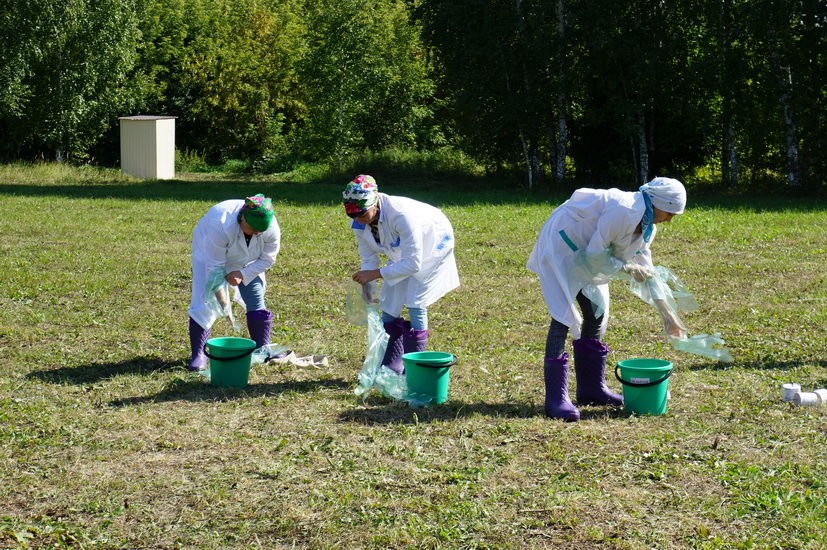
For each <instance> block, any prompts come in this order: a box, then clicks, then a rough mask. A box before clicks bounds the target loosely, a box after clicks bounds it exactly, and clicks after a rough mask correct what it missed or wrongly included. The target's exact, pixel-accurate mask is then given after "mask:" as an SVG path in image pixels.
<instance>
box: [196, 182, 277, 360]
mask: <svg viewBox="0 0 827 550" xmlns="http://www.w3.org/2000/svg"><path fill="white" fill-rule="evenodd" d="M280 245H281V231H280V229H279V224H278V222H277V221H276V216H275V211H274V209H273V201H272V199H270V198H268V197H265V196H264V195H262V194H258V195H255V196H253V197H247V198H246V199H244V200H227V201H224V202H220V203H218V204H216V205H215V206H213V207H212V208H210V209H209V210H208V211H207V213H206V214H205V215H204V217H202V218H201V220H200V221H199V222H198V224H197V225H196V226H195V230H194V231H193V234H192V299H191V301H190V308H189V316H190V319H189V335H190V347H191V351H192V355H191V357H190V361H189V364H188V365H187V369H189V370H192V371H200V370H204V369H205V368H206V366H207V358H206V356H205V354H204V344H205V343H206V342H207V339H209V337H210V328H211V327H212V324H213V323H214V322H215V321H216V319H217V318H218V313H216V311H215V308H214V307H211V306H210V302H211V298H212V297H211V296H208V292H209V289H208V288H207V286H208V285H209V284H210V282H211V281H213V280H214V279H215V278H216V273H217V272H218V275H219V276H222V277H223V278H224V280H226V281H227V283H229V285H230V286H233V287H236V288H237V289H238V291H239V294H240V298H241V300H242V301H243V302H244V306H245V308H246V310H247V329H248V330H249V332H250V338H251V339H252V340H254V341H255V342H256V347H261V346H264V345H267V344H269V343H270V329H271V327H272V322H273V321H272V320H273V314H272V313H271V312H270V311H268V310H267V308H266V306H265V303H264V290H265V285H266V280H265V277H264V272H265V271H267V270H268V269H269V268H270V267H271V266H272V265H273V264H274V263H275V261H276V256H277V255H278V253H279V247H280ZM226 299H229V297H226Z"/></svg>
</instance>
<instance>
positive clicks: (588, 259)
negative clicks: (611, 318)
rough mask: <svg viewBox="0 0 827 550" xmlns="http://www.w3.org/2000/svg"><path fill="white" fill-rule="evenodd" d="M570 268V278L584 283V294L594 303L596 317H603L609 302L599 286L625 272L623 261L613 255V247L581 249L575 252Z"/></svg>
mask: <svg viewBox="0 0 827 550" xmlns="http://www.w3.org/2000/svg"><path fill="white" fill-rule="evenodd" d="M570 269H571V270H570V272H569V278H570V279H571V280H573V281H577V282H579V283H580V284H581V285H582V292H583V295H584V296H586V298H588V299H589V300H591V302H592V303H593V304H594V314H595V317H601V316H602V315H603V314H604V313H605V312H606V309H607V305H608V304H606V298H605V296H604V295H603V293H602V292H600V289H599V288H598V286H599V285H603V284H607V283H608V282H609V281H610V280H612V279H614V278H618V274H623V271H621V270H622V269H623V262H621V261H620V260H618V259H617V258H615V257H614V256H613V255H612V248H611V247H609V248H606V249H604V250H601V251H600V252H587V251H586V250H579V251H577V252H575V254H574V261H573V262H572V266H571V268H570Z"/></svg>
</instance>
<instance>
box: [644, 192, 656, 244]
mask: <svg viewBox="0 0 827 550" xmlns="http://www.w3.org/2000/svg"><path fill="white" fill-rule="evenodd" d="M646 189H648V187H646V186H645V185H641V186H640V194H641V195H643V204H644V205H645V206H646V208H645V209H644V211H643V219H641V220H640V230H641V231H642V232H643V242H645V243H648V242H649V239H651V238H652V228H653V227H654V226H655V225H654V224H653V223H652V221H653V220H654V218H655V211H654V210H653V209H652V199H651V197H649V193H647V192H646Z"/></svg>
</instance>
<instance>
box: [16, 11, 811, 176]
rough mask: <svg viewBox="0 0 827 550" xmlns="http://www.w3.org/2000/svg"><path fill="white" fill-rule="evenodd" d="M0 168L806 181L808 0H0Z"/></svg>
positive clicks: (808, 159)
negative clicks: (357, 166)
mask: <svg viewBox="0 0 827 550" xmlns="http://www.w3.org/2000/svg"><path fill="white" fill-rule="evenodd" d="M3 6H4V8H3V9H2V10H0V51H2V52H3V54H2V56H0V160H5V161H10V160H33V159H45V160H49V159H56V160H58V161H65V160H69V161H72V162H76V163H91V164H98V165H103V166H117V164H118V160H119V159H118V155H119V147H118V117H119V116H127V115H133V114H155V115H169V116H176V117H178V120H177V127H176V131H177V136H176V138H177V146H178V165H179V169H181V168H184V169H190V170H199V169H207V168H206V167H207V166H209V165H216V164H226V163H227V162H228V161H231V160H233V159H237V161H236V162H237V165H238V166H241V167H242V168H243V169H244V170H246V171H250V172H257V173H266V174H272V173H284V172H289V171H291V170H295V169H296V168H297V167H299V166H301V165H304V164H307V163H319V164H320V165H324V166H329V167H332V168H337V169H342V168H343V167H347V166H350V165H352V164H353V160H354V159H360V158H364V157H365V155H371V154H373V155H375V154H383V153H387V152H397V153H399V152H405V153H406V154H412V155H415V156H417V158H420V159H434V158H436V159H442V162H443V164H447V165H450V166H453V167H454V168H456V169H459V170H461V171H464V172H479V173H488V174H491V173H499V174H503V173H511V174H512V175H519V177H521V178H522V179H523V180H524V181H525V182H526V183H527V184H528V186H529V187H531V186H533V185H536V184H542V185H544V186H549V187H555V186H559V185H561V184H562V183H563V182H565V181H567V182H568V183H572V182H576V183H578V184H593V185H595V186H600V187H607V186H609V185H610V184H611V185H621V186H624V185H625V186H627V187H629V186H634V185H635V184H638V183H640V182H644V181H646V180H648V179H649V178H650V177H652V176H655V175H671V176H675V177H679V178H681V179H683V180H684V181H687V180H689V181H690V182H708V183H713V184H716V185H717V184H718V183H723V184H724V185H727V186H732V187H734V186H738V187H739V188H742V189H746V190H750V191H751V190H753V189H758V188H761V189H775V190H787V189H788V188H789V186H795V187H797V188H800V189H802V190H812V191H816V192H823V191H824V189H825V183H824V182H825V177H824V176H825V169H827V159H825V151H826V150H827V147H826V146H825V145H827V144H825V135H824V134H825V133H824V128H825V127H826V126H827V124H825V122H826V121H825V116H827V115H826V114H825V113H827V105H826V104H825V103H827V91H826V90H825V82H827V74H825V41H827V39H825V24H826V22H827V5H826V4H825V3H824V2H821V1H819V0H798V1H792V0H692V1H688V0H680V1H672V2H662V1H656V0H622V1H615V0H613V1H594V0H589V1H587V0H555V1H548V0H546V1H540V0H509V1H502V0H491V1H479V0H452V1H450V2H445V1H439V0H407V1H403V0H61V1H58V0H3Z"/></svg>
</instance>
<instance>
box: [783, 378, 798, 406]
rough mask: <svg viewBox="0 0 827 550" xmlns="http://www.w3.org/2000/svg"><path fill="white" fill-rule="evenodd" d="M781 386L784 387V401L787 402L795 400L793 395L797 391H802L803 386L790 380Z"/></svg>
mask: <svg viewBox="0 0 827 550" xmlns="http://www.w3.org/2000/svg"><path fill="white" fill-rule="evenodd" d="M781 388H783V391H784V401H785V402H786V403H789V402H790V401H792V400H793V396H794V395H795V393H796V392H798V391H801V386H800V385H799V384H796V383H795V382H788V383H786V384H783V385H782V386H781Z"/></svg>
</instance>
